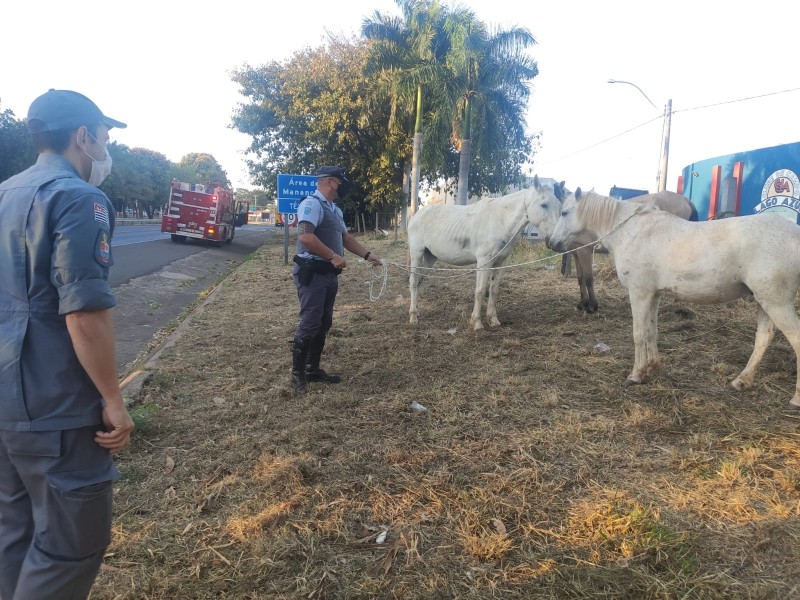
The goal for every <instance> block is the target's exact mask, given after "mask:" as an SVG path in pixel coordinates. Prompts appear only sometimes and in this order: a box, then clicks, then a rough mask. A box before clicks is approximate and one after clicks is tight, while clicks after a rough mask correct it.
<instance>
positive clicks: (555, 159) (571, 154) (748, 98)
mask: <svg viewBox="0 0 800 600" xmlns="http://www.w3.org/2000/svg"><path fill="white" fill-rule="evenodd" d="M798 91H800V87H796V88H790V89H788V90H781V91H779V92H768V93H766V94H759V95H758V96H748V97H746V98H737V99H735V100H725V101H723V102H716V103H714V104H704V105H702V106H693V107H691V108H681V109H680V110H673V111H672V114H673V115H674V114H675V113H682V112H689V111H692V110H703V109H705V108H714V107H715V106H724V105H726V104H736V103H737V102H746V101H748V100H757V99H759V98H766V97H768V96H777V95H779V94H788V93H790V92H798ZM661 118H663V115H659V116H658V117H654V118H652V119H650V120H649V121H645V122H644V123H641V124H639V125H636V126H635V127H631V128H630V129H626V130H625V131H623V132H621V133H618V134H616V135H612V136H611V137H609V138H606V139H604V140H601V141H599V142H596V143H594V144H591V145H590V146H586V147H585V148H581V149H580V150H576V151H575V152H570V153H569V154H564V155H563V156H559V157H558V158H554V159H552V160H548V161H546V162H543V163H540V164H539V165H538V166H547V165H550V164H552V163H555V162H558V161H561V160H564V159H566V158H571V157H573V156H576V155H578V154H581V153H582V152H586V151H587V150H591V149H592V148H596V147H597V146H601V145H603V144H605V143H608V142H610V141H611V140H614V139H616V138H618V137H622V136H623V135H627V134H629V133H630V132H632V131H636V130H637V129H640V128H641V127H644V126H645V125H649V124H650V123H653V122H654V121H658V120H659V119H661Z"/></svg>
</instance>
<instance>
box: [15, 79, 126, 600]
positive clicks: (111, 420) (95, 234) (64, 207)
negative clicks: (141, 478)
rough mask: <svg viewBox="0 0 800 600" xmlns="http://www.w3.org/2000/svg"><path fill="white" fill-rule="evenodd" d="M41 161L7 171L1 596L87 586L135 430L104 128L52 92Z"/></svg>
mask: <svg viewBox="0 0 800 600" xmlns="http://www.w3.org/2000/svg"><path fill="white" fill-rule="evenodd" d="M27 124H28V129H29V131H30V133H31V135H32V140H33V145H34V148H35V149H36V150H37V152H38V153H39V157H38V159H37V161H36V164H35V165H34V166H32V167H30V168H29V169H27V170H26V171H24V172H22V173H20V174H18V175H15V176H14V177H11V178H10V179H8V180H6V181H4V182H3V183H0V598H1V599H3V600H12V599H15V600H21V599H30V600H33V599H36V600H43V599H51V600H56V599H57V600H72V599H76V600H77V599H84V598H86V597H87V596H88V594H89V590H90V589H91V587H92V583H93V582H94V579H95V577H96V575H97V572H98V570H99V569H100V564H101V562H102V559H103V553H104V551H105V549H106V547H107V546H108V544H109V542H110V537H111V511H112V507H111V503H112V482H113V480H114V479H117V478H118V477H119V473H118V472H117V469H116V467H115V466H114V462H113V460H112V458H111V452H116V451H119V450H121V449H122V448H124V447H125V446H126V445H127V444H128V442H129V441H130V434H131V432H132V430H133V421H132V420H131V418H130V416H129V415H128V412H127V410H126V408H125V404H124V401H123V399H122V395H121V393H120V389H119V383H118V375H117V367H116V359H115V356H114V330H113V324H112V320H111V312H110V309H111V307H112V306H114V304H115V303H116V299H115V298H114V295H113V294H112V293H111V290H110V288H109V284H108V271H109V268H110V267H111V265H112V264H113V262H114V261H113V259H112V255H111V235H112V233H113V231H114V209H113V206H112V204H111V202H109V200H108V198H107V197H106V195H105V194H104V193H103V192H101V191H100V190H99V189H97V187H95V186H97V185H100V183H101V182H102V181H103V179H104V178H105V176H106V175H108V173H109V171H110V169H111V157H110V155H109V153H108V150H107V149H106V145H107V144H108V139H109V136H108V131H109V129H111V128H112V127H125V124H124V123H121V122H119V121H116V120H114V119H111V118H109V117H106V116H105V115H104V114H103V113H102V112H101V111H100V109H99V108H98V107H97V106H96V105H95V104H94V102H92V101H91V100H89V98H87V97H85V96H83V95H81V94H78V93H76V92H72V91H67V90H50V91H49V92H47V93H45V94H43V95H42V96H39V97H38V98H36V100H34V101H33V103H32V104H31V106H30V109H29V111H28V119H27Z"/></svg>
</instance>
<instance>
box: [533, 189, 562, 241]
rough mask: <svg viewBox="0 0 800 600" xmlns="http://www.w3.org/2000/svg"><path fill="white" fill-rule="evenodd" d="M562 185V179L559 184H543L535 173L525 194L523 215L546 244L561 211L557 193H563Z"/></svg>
mask: <svg viewBox="0 0 800 600" xmlns="http://www.w3.org/2000/svg"><path fill="white" fill-rule="evenodd" d="M563 185H564V182H563V181H562V182H561V183H560V184H559V183H555V184H553V185H548V184H544V183H542V182H541V181H540V180H539V176H538V175H537V176H534V178H533V187H532V188H529V193H527V194H525V215H526V217H527V219H528V222H529V223H531V224H532V225H533V226H534V227H536V229H537V230H538V231H539V233H540V234H542V235H543V236H544V239H545V243H546V244H549V241H548V240H549V238H550V235H551V234H552V233H553V229H554V228H555V226H556V222H557V221H558V215H559V213H560V212H561V201H560V199H559V197H558V194H562V193H563V189H564V188H563Z"/></svg>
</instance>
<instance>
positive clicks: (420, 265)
mask: <svg viewBox="0 0 800 600" xmlns="http://www.w3.org/2000/svg"><path fill="white" fill-rule="evenodd" d="M410 256H411V265H410V270H411V274H410V275H409V277H408V291H409V293H410V295H411V304H410V305H409V308H408V315H409V318H408V322H409V323H410V324H411V325H416V324H417V323H418V319H417V314H418V311H417V290H418V289H419V284H420V283H421V282H422V280H423V279H424V277H425V275H424V271H425V269H424V268H425V267H431V266H432V265H433V263H435V262H436V259H435V258H433V255H431V254H430V253H429V252H425V248H424V247H423V248H422V249H421V251H420V250H417V251H413V252H411V253H410ZM429 256H430V257H431V258H430V259H429V258H428V257H429Z"/></svg>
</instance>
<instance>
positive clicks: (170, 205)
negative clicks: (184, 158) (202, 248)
mask: <svg viewBox="0 0 800 600" xmlns="http://www.w3.org/2000/svg"><path fill="white" fill-rule="evenodd" d="M247 209H248V206H247V203H245V202H234V200H233V193H232V192H230V191H228V190H226V189H225V188H222V187H219V186H214V185H213V184H209V185H202V184H191V183H184V182H182V181H178V180H177V179H173V180H172V186H171V189H170V194H169V201H168V202H167V207H166V209H165V210H164V216H163V217H162V219H161V231H163V232H165V233H170V234H172V241H173V242H185V241H186V240H187V238H195V239H198V240H209V241H212V242H214V243H215V244H216V245H217V246H221V245H222V242H225V243H227V244H230V243H231V242H232V241H233V236H234V233H235V231H236V227H238V226H242V225H244V224H245V223H247Z"/></svg>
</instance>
